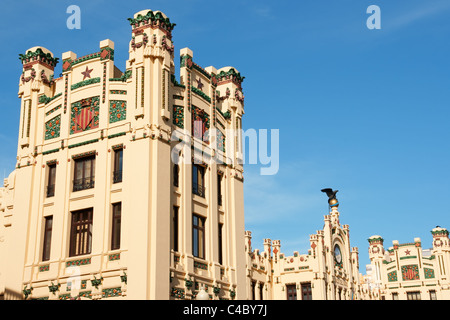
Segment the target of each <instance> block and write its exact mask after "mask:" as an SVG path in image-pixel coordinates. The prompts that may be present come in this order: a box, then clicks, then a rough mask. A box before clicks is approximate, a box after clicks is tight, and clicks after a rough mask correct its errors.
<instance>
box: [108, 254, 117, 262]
mask: <svg viewBox="0 0 450 320" xmlns="http://www.w3.org/2000/svg"><path fill="white" fill-rule="evenodd" d="M108 260H109V261H116V260H120V253H115V254H110V255H109V257H108Z"/></svg>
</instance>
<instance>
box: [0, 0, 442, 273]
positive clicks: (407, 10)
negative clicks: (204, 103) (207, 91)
mask: <svg viewBox="0 0 450 320" xmlns="http://www.w3.org/2000/svg"><path fill="white" fill-rule="evenodd" d="M72 4H75V5H78V6H79V7H80V8H81V30H69V29H67V28H66V20H67V18H68V17H69V15H68V14H67V13H66V9H67V7H68V6H69V5H72ZM373 4H374V5H378V6H379V7H380V9H381V29H380V30H369V29H368V28H367V27H366V20H367V18H368V17H369V14H367V13H366V9H367V7H368V6H369V5H373ZM24 8H25V9H24ZM143 9H151V10H160V11H162V12H164V13H165V14H166V15H167V16H168V17H169V18H170V19H171V21H172V22H174V23H176V24H177V25H176V27H175V29H174V32H173V36H174V44H175V55H176V56H175V62H176V66H177V68H178V66H179V58H178V57H179V50H180V49H181V48H184V47H189V48H190V49H191V50H193V51H194V61H195V62H196V63H197V64H199V65H201V66H204V67H206V66H210V65H213V66H215V67H216V68H217V69H219V68H220V67H223V66H229V65H231V66H234V67H235V68H237V69H238V70H239V71H240V72H241V74H242V75H243V76H245V81H244V85H243V88H244V94H245V117H244V121H243V126H244V129H249V128H254V129H279V130H280V131H279V132H280V170H279V172H278V174H276V175H274V176H261V175H260V174H259V169H260V166H258V165H246V166H245V170H246V172H245V184H244V185H245V187H244V188H245V195H244V196H245V218H246V229H247V230H251V231H252V233H253V245H254V247H256V248H262V241H263V238H271V239H279V240H281V245H282V251H283V252H284V253H285V254H288V255H290V254H292V252H293V251H294V250H295V251H299V252H300V253H306V251H307V250H308V248H309V235H310V234H313V233H315V232H316V230H319V229H321V228H322V227H323V216H324V215H325V214H327V202H326V201H327V197H326V195H325V194H323V193H321V192H320V190H321V189H322V188H325V187H331V188H333V189H338V190H339V193H338V199H339V201H340V203H341V205H340V207H339V210H340V213H341V218H340V221H341V223H343V224H349V225H350V236H351V245H352V246H357V247H358V248H359V252H360V272H362V273H365V264H367V263H369V259H368V253H367V248H368V242H367V239H368V238H369V237H370V236H371V235H374V234H379V235H381V236H383V237H384V239H385V246H386V247H389V246H391V245H392V240H399V241H400V243H404V242H413V239H414V237H420V238H422V243H423V246H424V247H425V248H428V247H431V234H430V230H431V229H432V228H433V227H435V226H436V225H441V226H443V227H447V228H449V227H450V223H449V218H448V205H446V204H445V202H446V201H447V200H448V198H449V197H448V195H449V194H450V174H449V167H448V162H449V161H448V159H449V158H450V150H449V141H450V134H449V128H450V126H449V123H448V119H449V116H450V112H449V103H450V101H449V100H450V96H449V92H450V91H449V88H450V72H449V71H450V70H449V69H450V68H449V66H450V63H449V57H450V41H448V39H449V35H450V20H449V19H448V17H449V14H450V2H448V1H446V0H426V1H425V0H420V1H419V0H395V1H392V0H390V1H385V0H370V1H368V0H351V1H350V0H340V1H332V0H314V1H312V0H303V1H293V0H291V1H283V0H279V1H266V0H260V1H253V0H240V1H226V2H225V1H222V2H218V1H200V0H189V1H136V0H128V1H112V0H109V1H103V0H95V1H93V0H91V1H84V0H83V1H75V0H73V1H65V0H58V1H35V0H33V1H31V0H23V1H20V2H17V1H2V10H1V12H0V30H1V31H0V43H2V50H1V52H0V57H1V61H2V62H3V67H2V70H3V71H2V72H3V80H2V86H0V103H1V107H2V112H3V114H2V117H1V118H0V143H1V145H2V152H1V153H0V174H3V173H6V175H8V174H9V172H10V171H12V170H13V169H14V164H15V156H16V148H17V136H18V133H17V132H18V127H19V111H20V110H19V109H20V108H19V100H18V98H17V91H18V83H19V77H20V74H21V64H20V61H19V59H18V54H19V53H25V51H26V50H27V49H29V48H31V47H33V46H38V45H39V46H44V47H46V48H47V49H49V50H50V51H52V52H53V53H54V54H55V55H56V56H57V57H59V58H61V54H62V53H63V52H65V51H74V52H76V53H77V55H78V56H82V55H85V54H88V53H92V52H97V51H98V47H99V42H100V41H101V40H103V39H108V38H109V39H111V40H113V41H114V42H115V49H116V50H115V60H116V65H117V66H118V67H119V68H120V69H122V70H123V69H124V66H125V60H126V59H127V56H128V51H127V48H128V42H129V40H130V35H131V32H130V26H129V23H128V21H127V20H126V19H127V18H129V17H132V16H133V14H134V13H135V12H138V11H140V10H143ZM60 72H61V64H59V65H58V67H57V68H56V72H55V73H56V74H59V73H60Z"/></svg>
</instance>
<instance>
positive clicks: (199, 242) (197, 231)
mask: <svg viewBox="0 0 450 320" xmlns="http://www.w3.org/2000/svg"><path fill="white" fill-rule="evenodd" d="M205 220H206V219H205V218H202V217H199V216H196V215H193V216H192V238H193V239H192V247H193V255H194V257H197V258H201V259H204V258H205Z"/></svg>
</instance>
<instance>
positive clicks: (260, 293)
mask: <svg viewBox="0 0 450 320" xmlns="http://www.w3.org/2000/svg"><path fill="white" fill-rule="evenodd" d="M263 295H264V283H260V284H259V300H264V296H263Z"/></svg>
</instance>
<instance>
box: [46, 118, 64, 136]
mask: <svg viewBox="0 0 450 320" xmlns="http://www.w3.org/2000/svg"><path fill="white" fill-rule="evenodd" d="M60 133H61V115H58V116H56V117H54V118H53V119H51V120H49V121H47V122H46V123H45V136H44V139H45V140H50V139H53V138H58V137H59V136H60Z"/></svg>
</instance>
